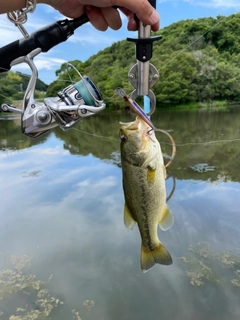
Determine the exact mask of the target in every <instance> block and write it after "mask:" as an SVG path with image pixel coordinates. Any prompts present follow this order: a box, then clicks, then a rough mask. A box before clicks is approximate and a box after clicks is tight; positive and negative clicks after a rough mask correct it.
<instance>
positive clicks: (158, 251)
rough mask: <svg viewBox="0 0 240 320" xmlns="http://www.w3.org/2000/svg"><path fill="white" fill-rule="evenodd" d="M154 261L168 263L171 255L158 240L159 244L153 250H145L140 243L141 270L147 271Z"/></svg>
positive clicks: (170, 262)
mask: <svg viewBox="0 0 240 320" xmlns="http://www.w3.org/2000/svg"><path fill="white" fill-rule="evenodd" d="M155 263H159V264H163V265H170V264H172V257H171V255H170V253H169V252H168V251H167V249H166V248H165V247H164V245H163V244H162V243H161V242H159V246H158V247H157V248H155V249H154V250H153V251H147V250H146V249H145V248H144V246H143V245H142V248H141V268H142V271H143V272H147V271H148V270H149V269H150V268H152V267H153V266H154V264H155Z"/></svg>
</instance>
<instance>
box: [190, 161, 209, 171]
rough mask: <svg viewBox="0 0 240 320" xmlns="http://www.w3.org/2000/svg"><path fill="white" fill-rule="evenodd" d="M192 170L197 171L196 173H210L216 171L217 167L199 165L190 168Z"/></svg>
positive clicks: (204, 164)
mask: <svg viewBox="0 0 240 320" xmlns="http://www.w3.org/2000/svg"><path fill="white" fill-rule="evenodd" d="M190 168H191V169H192V170H193V171H196V172H200V173H202V172H208V171H214V170H215V167H214V166H209V165H208V163H198V164H196V165H194V166H190Z"/></svg>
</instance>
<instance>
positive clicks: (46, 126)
mask: <svg viewBox="0 0 240 320" xmlns="http://www.w3.org/2000/svg"><path fill="white" fill-rule="evenodd" d="M40 52H41V49H36V50H34V51H32V52H31V53H29V54H28V55H27V56H22V57H19V58H17V59H15V60H14V61H13V62H12V64H11V66H13V65H17V64H19V63H22V62H25V63H27V64H28V65H29V67H30V68H31V71H32V75H31V78H30V80H29V83H28V87H27V89H26V92H25V95H24V99H23V106H22V110H19V109H17V108H15V107H14V106H11V105H8V104H6V103H5V104H3V105H2V106H1V109H2V110H3V111H12V112H18V113H21V115H22V117H21V127H22V132H23V134H24V135H26V136H28V137H31V138H35V137H38V136H40V135H42V134H44V133H46V132H48V131H49V130H51V129H53V128H55V127H57V126H59V127H60V128H61V129H63V130H67V129H69V128H71V127H72V126H74V125H75V124H76V123H77V122H79V121H80V120H82V118H85V117H89V116H92V115H95V114H96V113H99V112H101V111H102V110H104V109H105V107H106V105H105V103H104V102H103V100H102V97H101V93H100V91H99V90H98V88H97V87H96V86H95V84H94V83H93V82H92V80H91V79H90V78H89V77H87V76H84V77H82V76H81V74H80V73H79V72H78V71H77V70H76V69H75V67H74V66H72V65H70V66H71V67H73V68H74V69H75V70H76V71H77V72H78V74H79V75H80V77H81V80H80V81H79V82H77V83H74V84H71V85H70V86H68V87H66V88H65V89H63V90H62V91H61V92H59V93H58V97H51V98H45V99H44V102H38V101H36V100H35V99H34V91H35V87H36V81H37V77H38V72H37V68H36V66H35V64H34V62H33V58H34V57H35V56H36V55H37V54H39V53H40Z"/></svg>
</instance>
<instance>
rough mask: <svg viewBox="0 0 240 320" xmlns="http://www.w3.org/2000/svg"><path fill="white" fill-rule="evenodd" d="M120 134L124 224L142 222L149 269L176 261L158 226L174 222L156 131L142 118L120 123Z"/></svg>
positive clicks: (144, 267)
mask: <svg viewBox="0 0 240 320" xmlns="http://www.w3.org/2000/svg"><path fill="white" fill-rule="evenodd" d="M120 137H121V162H122V172H123V190H124V196H125V205H124V223H125V226H126V228H127V229H128V230H132V229H133V227H134V225H135V224H136V223H137V225H138V228H139V231H140V235H141V238H142V246H141V268H142V270H143V271H144V272H146V271H147V270H148V269H150V268H151V267H152V266H153V265H154V264H155V263H159V264H163V265H170V264H172V258H171V255H170V254H169V252H168V251H167V250H166V248H165V247H164V246H163V244H162V243H161V242H160V240H159V239H158V232H157V231H158V225H159V226H160V228H161V229H162V230H167V229H169V228H170V227H171V226H172V225H173V216H172V214H171V212H170V210H169V209H168V207H167V204H166V187H165V178H166V169H165V166H164V162H163V156H162V152H161V147H160V144H159V142H158V140H157V139H156V136H155V132H154V130H153V129H152V128H150V127H149V125H148V124H147V123H146V122H145V121H144V120H143V119H142V118H141V117H139V116H137V118H136V120H135V121H134V122H129V123H120Z"/></svg>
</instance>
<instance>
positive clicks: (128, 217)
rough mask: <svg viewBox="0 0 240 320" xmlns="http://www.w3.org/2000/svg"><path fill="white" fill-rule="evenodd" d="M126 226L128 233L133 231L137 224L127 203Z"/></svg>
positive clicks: (125, 205) (125, 211) (125, 210)
mask: <svg viewBox="0 0 240 320" xmlns="http://www.w3.org/2000/svg"><path fill="white" fill-rule="evenodd" d="M124 224H125V227H126V228H127V229H128V231H132V229H133V228H134V226H135V224H136V221H135V220H134V219H133V217H132V215H131V212H130V211H129V209H128V206H127V204H126V203H125V204H124Z"/></svg>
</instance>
